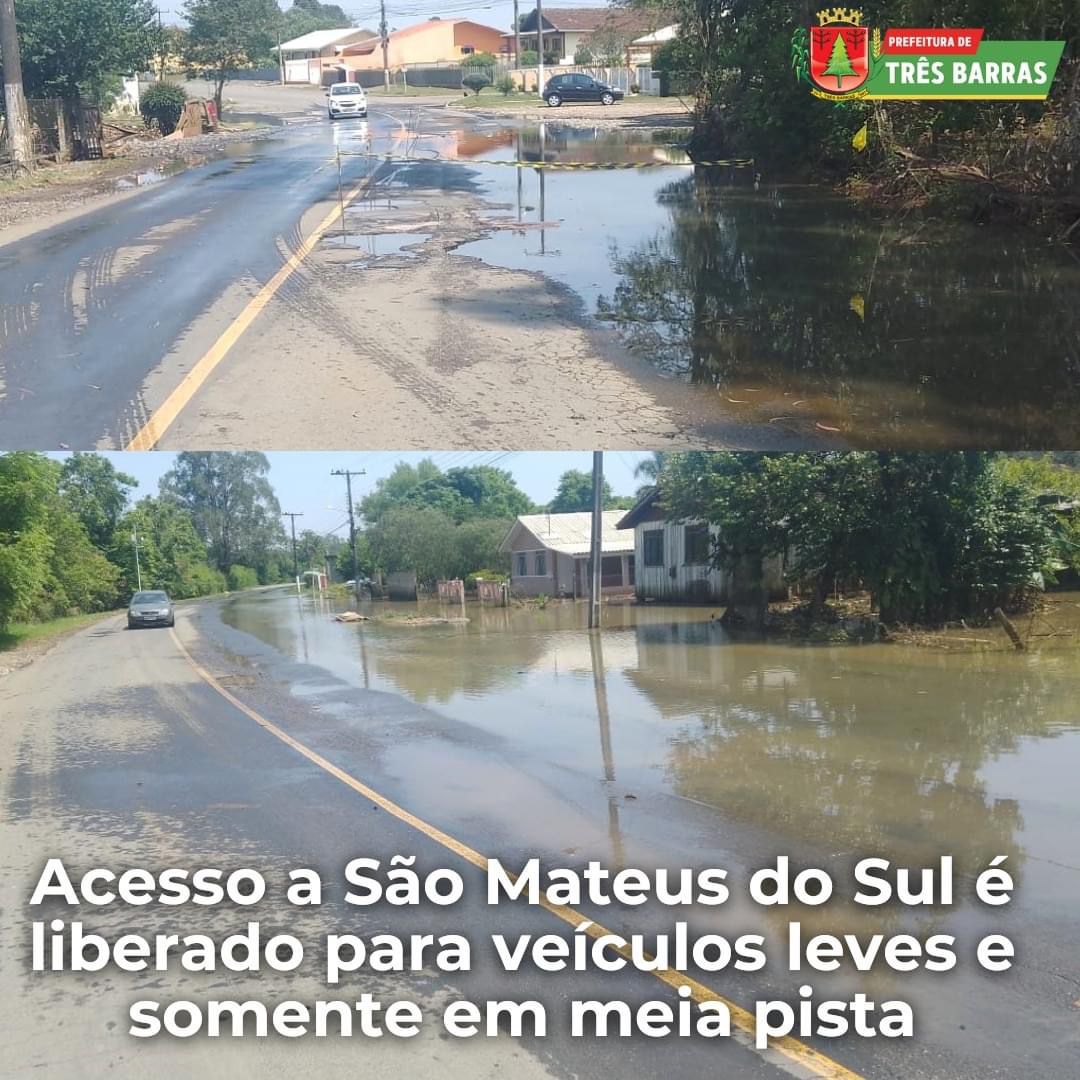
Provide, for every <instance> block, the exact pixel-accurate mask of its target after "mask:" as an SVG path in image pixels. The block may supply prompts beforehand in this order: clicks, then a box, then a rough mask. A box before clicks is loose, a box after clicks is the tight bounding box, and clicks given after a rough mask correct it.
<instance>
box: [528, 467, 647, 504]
mask: <svg viewBox="0 0 1080 1080" xmlns="http://www.w3.org/2000/svg"><path fill="white" fill-rule="evenodd" d="M602 491H603V493H602V496H601V498H602V500H603V508H604V509H605V510H621V509H627V508H629V506H630V505H631V504H632V503H633V501H634V500H633V498H632V497H630V496H624V495H616V494H614V492H612V490H611V485H610V484H609V483H608V482H607V479H606V478H605V480H604V486H603V489H602ZM591 509H592V473H589V472H585V471H584V470H582V469H567V470H566V472H564V473H563V474H562V476H560V477H559V486H558V488H557V489H556V492H555V498H554V499H552V500H551V504H550V505H549V506H548V510H550V511H551V513H553V514H569V513H573V512H575V511H581V510H591Z"/></svg>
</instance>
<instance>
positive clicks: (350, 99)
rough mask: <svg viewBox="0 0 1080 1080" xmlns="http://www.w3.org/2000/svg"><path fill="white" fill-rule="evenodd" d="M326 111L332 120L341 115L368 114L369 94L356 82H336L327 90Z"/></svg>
mask: <svg viewBox="0 0 1080 1080" xmlns="http://www.w3.org/2000/svg"><path fill="white" fill-rule="evenodd" d="M326 111H327V112H328V113H329V115H330V119H331V120H336V119H337V118H338V117H339V116H367V94H365V93H364V88H363V87H362V86H358V85H357V84H356V83H350V82H341V83H334V84H333V85H332V86H330V87H329V88H328V89H327V91H326Z"/></svg>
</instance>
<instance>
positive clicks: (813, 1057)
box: [169, 630, 862, 1080]
mask: <svg viewBox="0 0 1080 1080" xmlns="http://www.w3.org/2000/svg"><path fill="white" fill-rule="evenodd" d="M169 633H170V634H171V635H172V639H173V642H174V643H175V645H176V647H177V648H178V649H179V650H180V652H181V654H182V655H183V656H184V659H186V660H187V662H188V663H189V664H190V665H191V667H192V668H193V669H194V671H195V673H196V674H197V675H198V676H199V678H201V679H202V680H203V681H204V682H205V683H207V684H208V685H209V686H210V687H212V688H213V689H214V690H216V691H217V692H218V693H219V694H220V695H221V696H222V697H223V698H224V699H225V700H226V701H227V702H229V704H230V705H232V706H233V707H234V708H236V709H239V710H240V712H242V713H243V714H244V715H245V716H246V717H248V719H250V720H254V721H255V723H256V724H258V725H259V727H261V728H262V729H263V730H264V731H267V732H269V733H270V734H271V735H273V736H274V738H276V739H280V740H281V742H283V743H284V744H285V745H286V746H288V747H290V748H291V749H293V750H295V751H296V752H297V753H298V754H301V755H302V756H303V757H305V758H307V759H308V761H310V762H312V763H313V764H315V765H317V766H318V767H319V768H320V769H322V770H323V771H324V772H327V773H329V774H330V775H331V776H332V777H334V778H335V779H336V780H340V781H341V782H342V783H343V784H345V785H346V787H350V788H352V790H353V791H355V792H356V793H357V794H358V795H362V796H363V797H364V798H365V799H369V800H370V801H371V802H373V803H374V804H375V805H376V806H378V807H379V808H380V809H382V810H385V811H386V812H387V813H388V814H391V815H392V816H393V817H395V818H397V819H398V821H401V822H403V823H404V824H406V825H408V826H410V827H411V828H413V829H415V830H416V831H417V832H419V833H422V834H423V835H424V836H426V837H427V838H428V839H429V840H433V841H434V842H435V843H436V844H439V845H441V846H442V847H444V848H446V849H447V851H452V852H453V853H454V854H455V855H457V856H458V857H460V858H462V859H464V860H465V861H466V862H468V863H471V864H472V865H473V866H475V867H477V868H478V869H480V870H483V871H485V872H486V871H487V864H488V860H487V858H486V857H485V856H483V855H481V854H480V852H479V851H476V850H475V849H474V848H471V847H469V846H468V845H467V844H464V843H462V842H461V841H460V840H457V839H455V838H454V837H453V836H451V835H450V834H449V833H445V832H443V831H442V829H440V828H438V827H437V826H435V825H431V824H429V823H428V822H426V821H424V819H423V818H420V817H417V816H416V815H415V814H412V813H410V812H409V811H408V810H406V809H404V807H401V806H398V804H397V803H395V802H393V801H392V800H391V799H388V798H387V797H386V796H385V795H380V794H379V792H377V791H376V790H375V789H374V788H371V787H368V785H367V784H365V783H364V782H363V781H362V780H357V778H356V777H355V776H352V775H351V774H350V773H347V772H345V770H344V769H340V768H338V766H337V765H335V764H333V762H331V761H328V760H327V759H326V758H324V757H323V756H322V755H321V754H319V753H316V751H314V750H312V749H311V748H310V747H308V746H306V745H305V744H304V743H302V742H300V740H299V739H294V738H293V737H292V736H291V735H289V734H288V733H287V732H285V731H283V730H282V729H281V728H279V727H278V726H277V725H276V724H274V723H273V722H272V721H270V720H267V719H266V717H264V716H262V715H261V714H259V713H257V712H256V711H255V710H254V709H252V708H250V707H249V706H247V705H245V704H244V703H243V702H242V701H241V700H240V699H239V698H238V697H236V696H235V695H234V694H232V693H230V692H229V691H228V690H227V689H226V688H225V687H224V686H222V685H221V683H220V682H218V681H217V679H215V678H214V676H213V675H211V674H210V672H208V671H207V670H206V669H205V668H204V667H202V666H201V665H200V664H199V663H198V661H196V660H195V658H194V657H193V656H192V655H191V653H189V652H188V650H187V649H186V648H185V647H184V644H183V642H181V640H180V638H179V637H178V636H177V634H176V631H175V630H170V631H169ZM540 903H541V906H542V907H544V908H545V909H546V910H547V911H548V912H550V913H551V914H552V915H554V916H555V917H556V918H558V919H561V920H562V921H563V922H564V923H567V924H568V925H569V926H571V927H573V928H574V929H576V928H577V927H579V926H583V925H585V924H588V927H587V929H586V930H585V931H584V932H585V933H586V934H588V935H589V937H592V938H599V937H604V936H606V935H609V934H611V933H612V931H610V930H608V929H607V928H606V927H604V926H601V925H600V924H599V923H596V922H593V921H592V920H590V919H589V917H588V916H587V915H583V914H582V913H581V912H580V911H577V910H575V909H574V908H572V907H568V906H566V905H564V904H554V903H550V902H549V901H547V900H541V901H540ZM616 951H617V952H619V953H620V954H621V955H623V956H626V957H628V958H629V956H630V949H629V946H627V947H626V948H624V949H617V950H616ZM646 974H649V975H652V976H654V977H655V978H657V979H659V980H660V981H661V982H663V983H666V984H667V985H668V986H670V987H672V988H673V989H675V990H678V988H679V987H680V986H687V987H689V988H690V999H691V1000H692V1001H695V1002H697V1003H698V1004H700V1003H702V1002H704V1001H718V1002H720V1003H722V1004H723V1005H724V1006H726V1008H727V1009H728V1011H729V1013H730V1015H731V1023H732V1038H734V1039H736V1041H738V1042H739V1043H740V1044H741V1045H743V1046H745V1047H746V1048H747V1049H748V1050H750V1051H751V1052H753V1053H756V1054H758V1055H759V1056H760V1057H762V1058H763V1059H765V1060H766V1061H768V1062H769V1063H770V1064H771V1065H774V1066H776V1067H777V1068H779V1069H782V1070H783V1071H784V1072H786V1073H788V1074H789V1075H791V1076H796V1077H803V1078H815V1080H862V1077H861V1076H860V1075H859V1074H858V1073H855V1072H852V1071H851V1070H850V1069H848V1068H846V1067H845V1066H843V1065H841V1064H840V1063H839V1062H837V1061H834V1060H833V1059H832V1058H830V1057H828V1056H826V1055H825V1054H822V1053H820V1052H819V1051H817V1050H815V1049H814V1048H813V1047H811V1046H807V1045H806V1043H804V1042H801V1041H800V1040H798V1039H795V1038H792V1037H791V1036H783V1037H780V1038H774V1039H772V1040H771V1041H770V1043H769V1048H768V1049H767V1050H759V1049H758V1048H757V1047H756V1045H755V1038H756V1026H755V1023H754V1015H753V1013H751V1012H749V1011H748V1010H747V1009H744V1008H743V1007H742V1006H741V1005H736V1004H735V1002H734V1001H731V1000H730V999H728V998H726V997H724V996H723V995H722V994H718V993H716V992H714V991H713V990H711V989H710V988H709V987H707V986H705V984H704V983H700V982H698V981H697V980H696V979H692V978H690V977H689V976H686V975H682V974H679V973H678V972H674V971H650V972H647V973H646Z"/></svg>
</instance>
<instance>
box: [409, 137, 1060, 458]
mask: <svg viewBox="0 0 1080 1080" xmlns="http://www.w3.org/2000/svg"><path fill="white" fill-rule="evenodd" d="M466 135H468V137H466ZM673 137H678V135H677V133H676V134H674V135H665V134H664V133H658V134H657V133H634V132H629V133H628V132H625V131H610V130H602V129H599V128H598V129H584V128H570V127H565V126H559V125H558V124H548V125H544V128H543V132H542V133H541V130H540V129H539V128H535V127H534V128H526V129H524V130H521V131H516V130H511V129H506V128H497V127H493V128H492V129H491V130H489V131H487V132H486V133H484V132H481V133H479V134H477V133H462V132H458V133H456V135H455V133H448V134H447V133H444V134H442V135H441V136H435V135H432V136H431V138H430V139H429V141H428V143H426V144H424V145H425V147H426V148H427V149H428V150H430V152H432V153H435V152H439V153H442V154H444V155H445V156H453V157H457V158H459V159H461V158H475V159H478V160H490V159H502V160H518V161H523V162H528V163H532V162H541V161H543V162H544V163H546V164H547V165H549V166H550V165H558V164H564V165H565V164H588V163H597V162H605V163H611V164H635V165H648V166H650V167H649V168H642V169H627V170H621V171H610V172H607V171H599V172H589V171H559V170H557V169H547V170H544V171H540V170H537V169H534V168H531V167H530V166H529V165H524V166H522V167H520V168H517V169H511V168H498V167H490V166H483V165H478V166H477V175H478V177H479V180H478V182H479V184H480V186H481V188H482V190H483V191H484V192H485V193H486V194H487V195H488V196H489V197H490V198H491V199H492V200H493V201H495V202H497V203H499V204H500V205H501V206H503V207H509V208H511V210H512V212H513V214H514V215H516V217H517V218H518V219H519V220H520V221H521V222H522V224H523V226H525V227H524V228H523V229H522V230H521V231H520V232H518V233H513V232H506V231H500V232H499V233H497V234H495V235H493V236H491V237H489V238H487V239H484V240H481V241H478V242H476V243H473V244H468V245H466V246H465V247H463V248H462V249H461V250H462V253H463V254H470V255H476V256H479V257H481V258H483V259H484V260H485V261H487V262H490V263H492V264H495V265H502V266H508V267H511V268H514V269H524V270H532V271H536V272H542V273H544V274H547V275H549V276H550V277H552V278H553V279H555V280H557V281H560V282H562V283H563V284H566V285H568V286H570V287H571V288H572V289H574V290H575V291H576V292H577V293H578V294H579V295H580V296H581V297H582V298H583V301H584V303H585V306H586V309H587V310H588V312H589V313H590V314H592V315H598V316H599V317H600V318H602V319H603V320H604V321H605V322H607V323H608V324H609V325H611V326H613V327H615V328H616V329H617V330H618V332H619V333H620V334H621V335H622V337H623V338H624V339H625V341H626V342H628V343H629V344H630V346H631V347H632V348H633V350H634V351H635V352H636V353H637V354H638V355H639V356H641V357H642V358H643V359H645V360H646V361H648V362H649V363H650V364H652V365H654V366H655V367H656V368H657V369H658V370H659V371H660V372H662V373H663V374H665V375H667V376H669V377H671V378H677V379H681V380H685V381H688V382H690V383H691V384H693V385H694V386H695V387H696V388H697V389H698V392H699V393H700V395H701V398H702V406H703V408H704V409H705V410H706V412H708V411H709V410H712V411H713V412H715V413H716V414H717V416H725V417H730V416H731V415H733V414H734V415H736V416H737V417H739V418H740V419H741V420H744V421H747V422H754V423H759V424H762V425H766V424H768V425H772V426H773V427H774V428H775V426H777V425H779V426H780V427H781V428H782V429H784V430H787V431H790V432H792V433H796V434H805V435H808V436H809V435H816V436H818V437H819V438H830V439H840V440H843V441H846V442H848V443H850V444H852V445H857V446H866V447H886V446H887V447H894V448H904V447H909V448H946V447H979V448H985V447H1007V448H1010V449H1017V448H1030V449H1048V448H1071V447H1073V446H1076V445H1077V444H1080V408H1078V406H1080V382H1078V381H1077V379H1076V372H1077V370H1078V368H1080V345H1078V342H1080V309H1078V308H1077V306H1076V304H1075V303H1074V302H1073V299H1072V298H1073V297H1075V296H1076V295H1077V291H1078V289H1080V259H1077V257H1076V255H1075V253H1072V252H1070V251H1069V250H1068V249H1067V248H1064V247H1062V246H1055V245H1053V244H1050V243H1048V242H1047V241H1046V240H1045V239H1044V238H1043V237H1042V236H1040V235H1038V233H1036V232H1033V231H1025V230H1021V229H1014V228H1011V227H1007V226H1002V225H992V226H983V225H979V224H976V223H975V222H972V221H964V220H961V221H956V220H949V221H944V222H941V221H926V220H920V219H918V218H916V217H906V218H897V217H891V218H886V217H883V216H880V215H874V214H871V213H867V212H864V211H862V210H860V209H858V208H857V207H856V206H854V205H853V204H852V203H851V202H850V201H848V200H846V199H844V198H841V197H838V196H836V195H835V194H833V193H832V192H830V191H829V190H827V189H824V188H819V187H808V186H796V185H791V184H784V183H780V182H777V181H776V180H775V179H774V178H770V177H769V176H767V175H762V174H761V173H760V172H759V171H758V169H757V167H754V168H706V167H698V168H695V167H693V166H689V165H680V164H678V162H679V161H680V160H685V157H683V158H680V152H679V151H678V150H677V149H675V148H672V147H670V146H668V145H665V143H664V140H665V139H670V138H673ZM541 222H543V223H545V224H546V226H547V227H545V228H536V226H537V225H538V224H540V223H541Z"/></svg>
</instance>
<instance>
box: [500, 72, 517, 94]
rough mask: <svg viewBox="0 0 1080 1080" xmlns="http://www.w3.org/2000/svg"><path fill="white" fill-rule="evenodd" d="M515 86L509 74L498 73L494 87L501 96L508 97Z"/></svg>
mask: <svg viewBox="0 0 1080 1080" xmlns="http://www.w3.org/2000/svg"><path fill="white" fill-rule="evenodd" d="M516 88H517V84H516V83H515V82H514V79H513V76H511V75H500V76H499V78H498V80H497V81H496V83H495V89H496V90H498V91H499V93H500V94H502V96H503V97H509V96H510V95H511V94H512V93H513V92H514V90H515V89H516Z"/></svg>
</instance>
